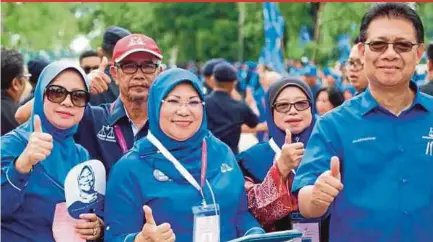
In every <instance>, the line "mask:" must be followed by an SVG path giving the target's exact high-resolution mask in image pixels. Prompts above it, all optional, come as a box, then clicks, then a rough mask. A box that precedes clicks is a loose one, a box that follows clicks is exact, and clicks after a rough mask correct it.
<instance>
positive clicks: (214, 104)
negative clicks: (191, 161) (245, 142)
mask: <svg viewBox="0 0 433 242" xmlns="http://www.w3.org/2000/svg"><path fill="white" fill-rule="evenodd" d="M205 103H206V104H205V106H206V115H207V120H208V128H209V130H210V131H211V132H212V133H213V134H214V135H215V136H216V137H217V138H219V139H220V140H221V141H223V142H224V143H226V144H227V145H228V146H229V147H230V148H231V149H232V151H233V153H235V154H237V153H238V152H239V150H238V143H239V138H240V136H241V126H242V124H246V125H248V126H249V127H251V128H253V127H255V126H256V125H257V124H258V123H259V119H258V117H257V116H256V115H255V114H254V113H253V111H252V110H251V109H250V107H248V105H247V104H246V103H245V102H241V101H237V100H234V99H233V98H232V97H231V96H230V94H229V93H226V92H222V91H214V92H212V93H211V94H210V95H209V96H207V97H206V98H205Z"/></svg>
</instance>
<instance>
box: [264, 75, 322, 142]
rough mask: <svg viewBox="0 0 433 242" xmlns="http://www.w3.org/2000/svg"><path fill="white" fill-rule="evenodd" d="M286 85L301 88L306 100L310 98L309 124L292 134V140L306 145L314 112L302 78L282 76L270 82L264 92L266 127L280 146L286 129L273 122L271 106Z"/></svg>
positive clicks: (309, 91) (313, 119)
mask: <svg viewBox="0 0 433 242" xmlns="http://www.w3.org/2000/svg"><path fill="white" fill-rule="evenodd" d="M288 86H294V87H297V88H299V89H301V90H302V91H303V92H304V93H305V95H306V96H307V98H308V100H310V104H311V114H312V115H313V118H312V121H311V124H310V126H308V127H307V128H305V129H304V130H303V131H302V132H301V133H299V134H292V142H302V143H304V145H307V142H308V140H309V138H310V135H311V131H313V127H314V124H315V123H316V115H315V114H314V105H315V104H314V97H313V93H312V92H311V89H310V87H309V86H308V85H307V84H306V83H305V82H303V81H302V80H299V79H296V78H293V77H284V78H282V79H281V80H279V81H276V82H274V83H272V84H271V86H270V87H269V89H268V92H267V93H266V123H267V124H268V129H269V133H270V136H271V137H272V138H273V139H274V141H275V143H276V144H277V145H278V146H279V147H280V148H281V147H282V146H283V144H284V140H285V137H286V131H285V130H281V129H280V128H278V127H277V125H276V124H275V122H274V115H273V108H272V106H273V105H274V103H275V100H276V99H277V97H278V95H279V94H280V93H281V91H282V90H284V89H285V88H286V87H288Z"/></svg>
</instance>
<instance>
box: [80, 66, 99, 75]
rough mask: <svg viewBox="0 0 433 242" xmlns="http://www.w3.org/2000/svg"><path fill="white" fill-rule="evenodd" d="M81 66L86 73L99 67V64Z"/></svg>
mask: <svg viewBox="0 0 433 242" xmlns="http://www.w3.org/2000/svg"><path fill="white" fill-rule="evenodd" d="M82 68H83V70H84V72H85V73H86V74H89V73H90V72H91V71H93V70H97V69H99V66H83V67H82Z"/></svg>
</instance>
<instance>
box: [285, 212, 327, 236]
mask: <svg viewBox="0 0 433 242" xmlns="http://www.w3.org/2000/svg"><path fill="white" fill-rule="evenodd" d="M291 219H292V228H293V229H296V230H298V231H299V232H301V233H303V235H302V238H297V239H295V240H293V242H320V223H318V222H313V221H311V220H312V219H306V218H304V217H303V216H302V215H301V214H300V213H292V214H291Z"/></svg>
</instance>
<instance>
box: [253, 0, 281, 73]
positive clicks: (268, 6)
mask: <svg viewBox="0 0 433 242" xmlns="http://www.w3.org/2000/svg"><path fill="white" fill-rule="evenodd" d="M263 20H264V21H263V22H264V32H265V45H264V47H263V48H262V50H261V53H260V59H259V63H260V64H266V65H269V66H270V67H272V68H273V69H274V70H275V71H277V72H279V73H282V74H283V73H286V70H285V65H284V58H283V52H282V50H281V40H282V38H283V35H284V19H283V17H282V16H281V15H280V12H279V11H278V8H277V5H276V3H275V2H265V3H263Z"/></svg>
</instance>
